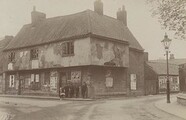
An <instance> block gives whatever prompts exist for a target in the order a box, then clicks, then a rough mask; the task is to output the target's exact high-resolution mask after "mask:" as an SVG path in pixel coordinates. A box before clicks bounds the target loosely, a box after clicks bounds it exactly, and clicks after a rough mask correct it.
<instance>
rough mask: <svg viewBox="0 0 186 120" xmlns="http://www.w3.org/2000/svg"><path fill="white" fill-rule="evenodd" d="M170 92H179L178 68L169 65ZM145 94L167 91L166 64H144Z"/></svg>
mask: <svg viewBox="0 0 186 120" xmlns="http://www.w3.org/2000/svg"><path fill="white" fill-rule="evenodd" d="M169 81H170V91H171V92H179V90H180V87H179V85H180V83H179V68H178V66H177V65H175V64H169ZM145 89H146V90H145V94H146V95H149V94H159V93H165V92H166V89H167V64H166V63H160V62H146V64H145Z"/></svg>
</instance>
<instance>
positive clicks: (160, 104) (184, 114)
mask: <svg viewBox="0 0 186 120" xmlns="http://www.w3.org/2000/svg"><path fill="white" fill-rule="evenodd" d="M155 106H156V107H157V108H158V109H160V110H162V111H164V112H167V113H169V114H172V115H175V116H178V117H180V118H183V119H185V120H186V106H184V105H181V104H179V103H177V98H176V96H173V97H172V98H171V103H166V98H165V99H163V100H159V101H157V102H156V103H155Z"/></svg>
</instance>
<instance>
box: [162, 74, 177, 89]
mask: <svg viewBox="0 0 186 120" xmlns="http://www.w3.org/2000/svg"><path fill="white" fill-rule="evenodd" d="M169 81H170V82H169V83H170V90H171V91H179V77H178V76H169ZM166 89H167V76H159V91H160V92H162V93H164V92H166Z"/></svg>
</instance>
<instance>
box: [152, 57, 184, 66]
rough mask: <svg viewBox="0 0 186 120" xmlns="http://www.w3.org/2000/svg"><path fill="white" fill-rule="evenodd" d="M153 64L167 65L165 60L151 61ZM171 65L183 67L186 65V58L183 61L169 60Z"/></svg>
mask: <svg viewBox="0 0 186 120" xmlns="http://www.w3.org/2000/svg"><path fill="white" fill-rule="evenodd" d="M150 61H151V62H158V63H166V60H165V59H159V60H150ZM169 63H170V64H175V65H181V64H184V63H186V58H182V59H169Z"/></svg>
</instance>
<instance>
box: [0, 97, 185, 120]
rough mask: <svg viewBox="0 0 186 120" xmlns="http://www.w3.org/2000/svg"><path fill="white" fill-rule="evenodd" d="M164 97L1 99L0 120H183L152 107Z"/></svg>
mask: <svg viewBox="0 0 186 120" xmlns="http://www.w3.org/2000/svg"><path fill="white" fill-rule="evenodd" d="M161 99H165V97H164V96H144V97H137V98H116V99H104V100H103V99H101V100H96V101H58V100H53V101H52V100H37V99H23V98H2V97H0V111H1V112H0V120H9V119H11V120H184V119H182V118H179V117H176V116H174V115H171V114H168V113H166V112H164V111H162V110H159V109H158V108H156V107H155V105H154V103H155V102H156V101H158V100H161Z"/></svg>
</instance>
